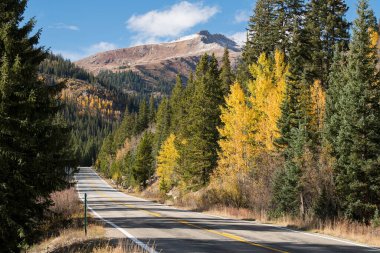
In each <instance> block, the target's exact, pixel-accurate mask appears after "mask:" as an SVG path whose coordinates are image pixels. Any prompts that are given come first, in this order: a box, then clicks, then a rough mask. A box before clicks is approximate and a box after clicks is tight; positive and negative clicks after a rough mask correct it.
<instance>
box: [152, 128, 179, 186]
mask: <svg viewBox="0 0 380 253" xmlns="http://www.w3.org/2000/svg"><path fill="white" fill-rule="evenodd" d="M175 139H176V136H175V135H174V134H170V135H169V137H168V138H167V139H166V140H165V141H164V143H163V144H162V146H161V149H160V151H159V152H158V156H157V176H158V180H159V185H160V190H161V191H162V192H165V193H166V192H168V191H169V190H170V189H171V188H172V186H173V185H174V184H175V183H176V180H175V173H176V172H177V173H178V168H177V166H178V163H177V160H178V157H179V153H178V150H177V148H176V146H175ZM176 170H177V171H176Z"/></svg>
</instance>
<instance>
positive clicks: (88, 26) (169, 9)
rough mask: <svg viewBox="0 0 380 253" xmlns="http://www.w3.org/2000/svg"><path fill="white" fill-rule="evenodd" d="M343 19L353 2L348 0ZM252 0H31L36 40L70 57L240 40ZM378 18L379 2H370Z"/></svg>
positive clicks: (351, 13)
mask: <svg viewBox="0 0 380 253" xmlns="http://www.w3.org/2000/svg"><path fill="white" fill-rule="evenodd" d="M346 2H347V4H348V6H349V7H350V10H349V12H348V14H347V19H348V20H350V21H352V20H353V19H354V18H355V16H356V14H355V8H356V2H357V1H356V0H346ZM254 4H255V0H219V1H216V0H203V1H192V0H188V1H174V0H64V1H63V0H60V1H59V0H29V3H28V7H27V10H26V12H25V17H26V18H30V17H36V19H37V25H36V28H42V29H43V32H42V36H41V40H40V43H41V45H44V46H46V47H48V48H50V49H51V51H53V52H55V53H60V54H62V55H63V56H64V57H66V58H69V59H71V60H77V59H80V58H83V57H85V56H88V55H91V54H94V53H97V52H100V51H105V50H110V49H115V48H123V47H129V46H132V45H138V44H144V43H155V42H162V41H171V40H174V39H177V38H179V37H181V36H185V35H189V34H193V33H196V32H198V31H200V30H209V31H210V32H211V33H222V34H225V35H227V36H234V37H236V38H240V39H243V38H244V31H245V28H246V26H247V20H248V17H249V15H251V13H252V8H253V7H254ZM370 4H371V8H372V9H373V10H375V13H376V16H377V17H378V18H379V17H380V1H379V0H370Z"/></svg>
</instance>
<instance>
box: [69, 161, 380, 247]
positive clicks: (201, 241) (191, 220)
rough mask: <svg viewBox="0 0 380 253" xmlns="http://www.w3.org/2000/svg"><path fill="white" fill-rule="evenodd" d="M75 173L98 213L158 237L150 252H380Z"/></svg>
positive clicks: (145, 236)
mask: <svg viewBox="0 0 380 253" xmlns="http://www.w3.org/2000/svg"><path fill="white" fill-rule="evenodd" d="M76 179H77V181H78V183H77V189H78V191H79V195H80V197H81V198H82V197H83V196H84V193H87V196H88V197H87V199H88V206H89V209H90V211H91V212H93V214H94V215H95V216H96V217H98V218H100V219H103V220H104V221H105V222H106V224H107V225H106V226H109V227H114V228H116V229H118V230H119V231H120V232H121V233H123V235H125V237H128V238H130V239H131V240H133V241H135V242H136V243H138V244H140V245H141V246H142V247H145V248H146V249H150V248H149V247H147V246H146V245H147V244H149V245H152V244H153V243H154V245H155V249H154V250H152V249H150V251H151V252H152V253H155V252H165V253H166V252H176V253H188V252H189V253H190V252H192V253H193V252H218V253H223V252H257V253H267V252H308V253H313V252H350V253H360V252H380V250H379V249H378V248H371V247H367V246H364V245H360V244H357V243H353V242H350V241H346V240H341V239H338V238H333V237H329V236H324V235H319V234H313V233H303V232H297V231H293V230H290V229H287V228H283V227H276V226H271V225H263V224H259V223H256V222H252V221H242V220H235V219H225V218H222V217H217V216H212V215H207V214H202V213H197V212H191V211H184V210H180V209H176V208H174V207H170V206H166V205H160V204H157V203H155V202H152V201H147V200H143V199H140V198H136V197H133V196H130V195H126V194H124V193H121V192H119V191H117V190H115V189H114V188H112V187H111V186H110V185H108V184H107V183H106V182H105V181H104V180H102V179H101V178H100V177H99V176H98V175H97V174H96V173H95V171H94V170H92V169H91V168H87V167H82V168H81V169H80V172H79V173H78V174H77V175H76Z"/></svg>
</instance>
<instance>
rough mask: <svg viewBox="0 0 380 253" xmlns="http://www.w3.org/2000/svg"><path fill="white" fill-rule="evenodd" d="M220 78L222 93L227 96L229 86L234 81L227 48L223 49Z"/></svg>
mask: <svg viewBox="0 0 380 253" xmlns="http://www.w3.org/2000/svg"><path fill="white" fill-rule="evenodd" d="M220 80H221V81H222V89H223V95H224V96H227V95H228V93H229V91H230V86H231V85H232V83H233V82H234V74H233V73H232V69H231V62H230V56H229V51H228V49H227V48H225V49H224V54H223V59H222V68H221V70H220Z"/></svg>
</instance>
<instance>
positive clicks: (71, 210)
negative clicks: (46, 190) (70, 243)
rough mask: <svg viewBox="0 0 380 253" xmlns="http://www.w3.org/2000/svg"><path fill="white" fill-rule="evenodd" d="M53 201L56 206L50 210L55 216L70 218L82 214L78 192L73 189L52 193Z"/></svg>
mask: <svg viewBox="0 0 380 253" xmlns="http://www.w3.org/2000/svg"><path fill="white" fill-rule="evenodd" d="M51 199H52V201H53V202H54V205H53V206H51V207H50V210H51V211H52V212H53V213H55V214H59V215H62V216H63V217H65V218H70V217H73V216H77V215H78V214H81V213H82V210H83V208H82V204H81V201H80V200H79V197H78V193H77V191H76V190H75V189H74V188H73V187H72V188H69V189H66V190H63V191H59V192H54V193H52V194H51Z"/></svg>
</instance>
